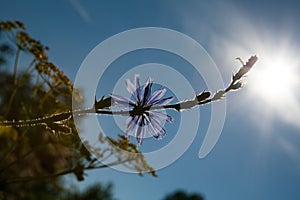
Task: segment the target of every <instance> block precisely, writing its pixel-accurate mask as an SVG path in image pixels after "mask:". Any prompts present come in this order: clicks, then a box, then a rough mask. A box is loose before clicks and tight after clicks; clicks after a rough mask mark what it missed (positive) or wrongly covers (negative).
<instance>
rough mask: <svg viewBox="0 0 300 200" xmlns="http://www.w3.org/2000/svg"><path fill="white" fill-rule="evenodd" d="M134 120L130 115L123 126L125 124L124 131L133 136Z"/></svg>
mask: <svg viewBox="0 0 300 200" xmlns="http://www.w3.org/2000/svg"><path fill="white" fill-rule="evenodd" d="M135 117H136V116H135ZM134 121H135V119H134V117H131V116H130V117H128V118H127V119H126V122H125V126H126V133H127V135H128V136H134V131H135V130H134V129H135V122H134Z"/></svg>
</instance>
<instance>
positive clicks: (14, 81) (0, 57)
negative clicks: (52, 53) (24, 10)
mask: <svg viewBox="0 0 300 200" xmlns="http://www.w3.org/2000/svg"><path fill="white" fill-rule="evenodd" d="M48 50H49V48H48V47H46V46H44V45H43V44H42V43H41V42H40V41H37V40H35V39H33V38H32V37H31V36H30V35H29V34H28V33H27V32H26V27H25V25H24V24H23V23H22V22H20V21H17V20H15V21H3V22H0V53H1V54H0V77H1V78H0V85H1V87H0V122H3V123H4V124H5V123H6V122H16V121H19V120H20V121H22V122H23V123H22V124H23V125H19V126H14V125H13V124H14V123H10V124H11V125H6V126H0V199H1V196H2V197H5V198H6V199H57V198H61V196H57V194H58V193H60V192H62V194H65V193H63V191H65V188H64V184H63V183H62V179H61V178H60V177H62V176H63V175H66V174H74V175H75V176H76V178H77V180H78V181H82V180H84V175H85V171H86V170H90V169H100V168H105V167H109V166H112V165H120V164H122V165H124V166H126V167H130V168H133V169H135V170H136V171H137V172H138V173H139V174H142V173H143V172H149V173H150V174H152V175H154V176H155V172H154V170H153V169H152V168H151V167H150V166H149V165H148V164H147V162H146V160H145V159H144V157H143V155H142V154H141V152H139V150H138V148H137V147H136V146H135V145H134V144H131V143H130V142H129V141H128V139H127V138H125V137H122V136H119V138H117V139H112V138H105V137H104V136H103V135H102V134H101V133H100V134H99V141H98V142H99V143H100V144H105V145H104V146H105V148H96V147H93V146H91V145H90V144H88V143H87V142H84V143H83V142H82V141H81V140H80V138H79V137H78V134H77V131H76V129H75V126H74V122H73V119H72V113H71V109H72V108H71V105H72V92H73V85H72V82H71V81H70V80H69V78H68V77H67V76H66V75H65V74H64V73H63V71H61V70H60V69H59V68H58V67H57V66H56V65H55V64H54V63H52V62H50V61H49V58H48V55H47V51H48ZM21 54H24V55H23V57H22V59H21V57H20V55H21ZM11 65H12V67H11ZM76 92H77V93H78V98H76V100H78V101H80V100H82V99H81V98H80V92H78V91H76ZM47 116H50V118H49V120H50V119H51V120H52V121H49V120H48V118H47ZM45 117H46V118H45ZM38 119H45V120H43V121H44V122H47V120H48V122H47V123H44V122H43V123H41V122H40V121H39V120H38ZM26 123H27V125H26ZM7 124H9V123H7ZM61 133H71V134H61ZM86 147H89V149H92V153H93V154H91V153H90V152H89V151H88V149H87V148H86ZM124 152H125V153H124ZM126 152H127V153H126ZM111 156H113V158H114V160H113V161H111V162H109V163H105V164H103V161H105V159H107V158H108V157H111ZM110 160H111V159H110ZM110 188H111V186H109V187H107V188H103V187H102V186H101V185H96V186H93V187H91V188H89V189H88V190H87V191H85V192H83V193H76V192H74V193H68V195H69V196H68V197H66V196H65V197H64V198H62V199H91V198H90V197H91V196H93V199H102V200H106V199H107V200H109V199H111V194H110ZM101 195H104V196H101ZM96 197H98V198H96Z"/></svg>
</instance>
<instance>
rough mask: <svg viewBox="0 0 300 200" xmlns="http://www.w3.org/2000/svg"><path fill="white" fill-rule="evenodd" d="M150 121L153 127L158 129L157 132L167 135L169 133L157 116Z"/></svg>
mask: <svg viewBox="0 0 300 200" xmlns="http://www.w3.org/2000/svg"><path fill="white" fill-rule="evenodd" d="M150 123H151V124H152V125H153V128H154V129H155V130H157V132H159V133H161V135H162V136H165V135H166V134H167V132H166V130H165V129H164V128H163V126H162V125H161V123H160V122H159V121H158V120H156V119H155V118H150Z"/></svg>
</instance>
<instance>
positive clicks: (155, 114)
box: [148, 111, 174, 123]
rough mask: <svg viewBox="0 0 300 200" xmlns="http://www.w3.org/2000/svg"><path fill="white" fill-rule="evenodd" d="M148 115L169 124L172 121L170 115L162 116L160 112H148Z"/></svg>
mask: <svg viewBox="0 0 300 200" xmlns="http://www.w3.org/2000/svg"><path fill="white" fill-rule="evenodd" d="M148 112H149V114H150V118H153V117H156V118H158V119H161V120H165V121H167V122H169V123H172V122H173V121H174V119H173V117H171V116H170V115H167V114H164V113H162V112H157V111H148Z"/></svg>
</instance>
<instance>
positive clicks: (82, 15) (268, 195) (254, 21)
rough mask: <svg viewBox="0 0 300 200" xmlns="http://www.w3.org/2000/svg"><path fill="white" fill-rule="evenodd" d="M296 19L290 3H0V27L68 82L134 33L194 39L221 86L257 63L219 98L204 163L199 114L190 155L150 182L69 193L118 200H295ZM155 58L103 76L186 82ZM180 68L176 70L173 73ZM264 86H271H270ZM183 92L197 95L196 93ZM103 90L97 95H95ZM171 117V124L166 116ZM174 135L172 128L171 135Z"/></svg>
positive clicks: (204, 113)
mask: <svg viewBox="0 0 300 200" xmlns="http://www.w3.org/2000/svg"><path fill="white" fill-rule="evenodd" d="M299 9H300V3H299V2H298V1H284V2H283V1H271V0H269V1H267V0H263V1H226V3H225V2H224V1H196V0H195V1H171V0H170V1H158V0H157V1H147V2H146V1H145V2H144V1H126V2H125V1H78V0H57V1H16V0H11V1H1V6H0V19H1V20H6V19H15V18H16V19H19V20H21V21H23V22H24V23H25V24H26V26H27V28H28V30H29V32H30V33H32V35H33V36H34V37H35V38H37V39H39V40H41V41H42V42H43V43H44V44H46V45H48V46H49V47H50V52H49V54H50V59H51V60H52V61H53V62H54V63H56V64H57V65H58V66H60V67H61V68H62V69H63V71H64V72H65V73H66V74H67V75H68V76H69V77H70V78H71V79H72V80H74V79H75V77H76V73H77V70H78V69H79V67H80V65H81V63H82V62H83V60H84V59H85V57H86V56H87V55H88V53H89V52H90V51H91V50H92V49H93V48H94V47H95V46H96V45H98V44H99V43H100V42H102V41H104V40H105V39H107V38H109V37H111V36H113V35H115V34H117V33H120V32H122V31H125V30H128V29H132V28H139V27H149V26H151V27H164V28H170V29H174V30H176V31H180V32H182V33H184V34H186V35H188V36H190V37H192V38H194V39H195V40H196V41H198V42H199V43H200V44H202V45H203V46H204V47H205V49H206V50H207V51H208V53H209V54H210V56H211V57H212V58H213V60H214V61H215V63H216V65H217V66H218V68H219V70H220V73H221V75H222V77H223V79H224V82H225V83H228V82H229V81H230V76H231V74H232V72H234V71H236V70H237V69H238V67H239V63H238V62H237V61H235V60H234V58H236V57H241V58H243V59H245V60H246V59H247V58H248V57H249V56H250V55H252V54H257V55H258V56H259V58H260V60H259V63H258V64H257V65H255V68H254V69H253V70H252V71H251V72H250V74H249V75H248V77H247V80H246V81H247V83H246V84H245V86H244V88H243V89H242V90H240V91H238V92H235V93H231V94H228V95H227V98H226V103H227V113H226V114H227V115H226V121H225V124H224V128H223V131H222V135H221V137H220V139H219V141H218V143H217V144H216V146H215V147H214V149H213V151H212V152H211V153H210V154H209V155H208V156H207V157H205V158H204V159H199V158H198V153H199V147H200V144H201V143H202V141H203V138H204V134H205V130H206V129H207V126H208V121H209V117H210V111H209V109H210V106H209V105H208V106H205V107H203V108H201V120H200V127H201V128H200V130H199V132H198V134H197V136H196V138H195V140H194V142H193V143H192V145H191V146H190V148H189V149H188V150H187V151H186V152H185V153H184V155H183V156H182V157H181V158H180V159H178V160H177V161H176V162H174V163H173V164H172V165H170V166H168V167H166V168H164V169H162V170H159V171H158V175H159V177H158V178H153V177H150V176H147V175H146V176H144V177H139V176H137V175H135V174H126V173H122V172H118V171H116V170H113V169H104V170H97V171H93V172H90V173H89V174H88V177H87V178H86V180H85V181H84V182H83V183H80V184H79V185H82V186H84V185H86V184H91V183H93V182H95V181H103V182H109V181H111V182H113V183H114V186H115V187H114V194H115V196H116V197H117V198H118V199H120V200H128V199H132V200H135V199H136V200H138V199H144V200H155V199H161V198H162V197H163V196H164V195H165V194H166V193H169V192H172V191H174V190H175V189H179V188H180V189H184V190H187V191H189V192H199V193H202V194H204V196H205V197H206V199H208V200H223V199H224V200H225V199H228V200H229V199H230V200H232V199H243V200H248V199H249V200H250V199H272V200H277V199H278V200H279V199H280V200H281V199H289V200H296V199H297V200H298V199H299V198H300V191H299V184H300V182H299V180H300V157H299V155H300V134H299V132H300V131H299V130H300V125H299V123H298V121H299V116H300V112H299V108H300V93H299V88H300V81H299V77H300V76H299V75H300V69H299V68H300V62H299V61H298V60H297V59H298V57H299V52H300V49H299V45H298V44H299V43H300V41H299V37H298V35H299V34H300V24H299V22H298V21H299V19H300V13H299ZM160 53H161V52H155V51H148V52H144V53H143V54H138V53H137V54H136V55H134V54H133V55H128V57H127V58H126V56H124V58H122V59H123V60H122V59H120V60H119V61H118V62H116V63H114V64H115V67H114V66H112V68H111V69H117V66H118V65H125V64H127V65H128V66H126V67H128V68H130V67H131V66H130V65H136V64H143V63H148V62H157V63H160V62H162V63H164V64H168V65H169V66H172V67H174V68H178V70H181V73H183V74H186V76H188V74H189V73H191V72H189V67H190V66H189V65H188V64H187V63H185V62H184V61H183V60H180V59H179V58H176V56H174V55H166V54H160ZM181 64H182V66H184V67H182V68H179V66H180V65H181ZM269 68H270V69H269ZM277 69H279V75H277V73H278V70H277ZM282 69H284V70H282ZM267 70H269V71H267ZM280 70H282V71H280ZM289 71H290V72H291V73H289V74H285V72H289ZM264 72H268V73H266V74H264ZM109 73H116V74H118V73H120V72H119V71H118V70H116V71H115V72H114V70H111V72H109ZM261 74H264V76H262V75H261ZM118 76H121V75H118ZM270 77H271V78H272V77H275V78H276V79H275V81H274V80H273V79H271V78H270ZM198 79H201V78H199V77H198ZM103 81H105V80H103ZM191 82H192V80H191ZM108 83H109V82H107V84H108ZM201 83H202V82H201ZM270 83H272V84H270ZM278 83H280V84H278ZM192 84H193V86H194V89H195V90H197V91H198V92H200V91H202V90H203V89H205V88H206V86H205V85H203V86H202V85H201V86H197V85H196V84H195V83H194V82H192ZM275 85H276V87H275ZM111 87H112V86H111V85H109V84H108V85H107V86H106V85H105V84H104V85H99V86H98V88H99V90H100V89H101V88H102V89H101V91H105V89H106V90H110V88H111ZM124 88H125V86H124ZM266 88H267V89H266ZM105 92H109V91H105ZM99 95H100V94H99ZM102 95H104V94H102ZM171 114H174V115H175V117H177V118H178V116H176V113H171ZM100 120H101V119H100ZM103 120H104V121H105V120H107V119H103ZM177 121H178V120H177ZM168 126H170V127H169V128H168V132H169V134H168V136H167V138H165V139H164V140H163V141H153V142H148V143H145V144H144V145H147V144H148V145H152V144H154V143H160V142H163V143H164V142H166V141H170V140H171V139H172V130H173V128H172V127H171V126H172V125H168ZM177 126H178V124H176V123H175V124H174V127H177ZM113 130H116V131H118V129H113ZM157 145H158V146H159V144H157ZM145 149H147V147H145Z"/></svg>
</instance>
